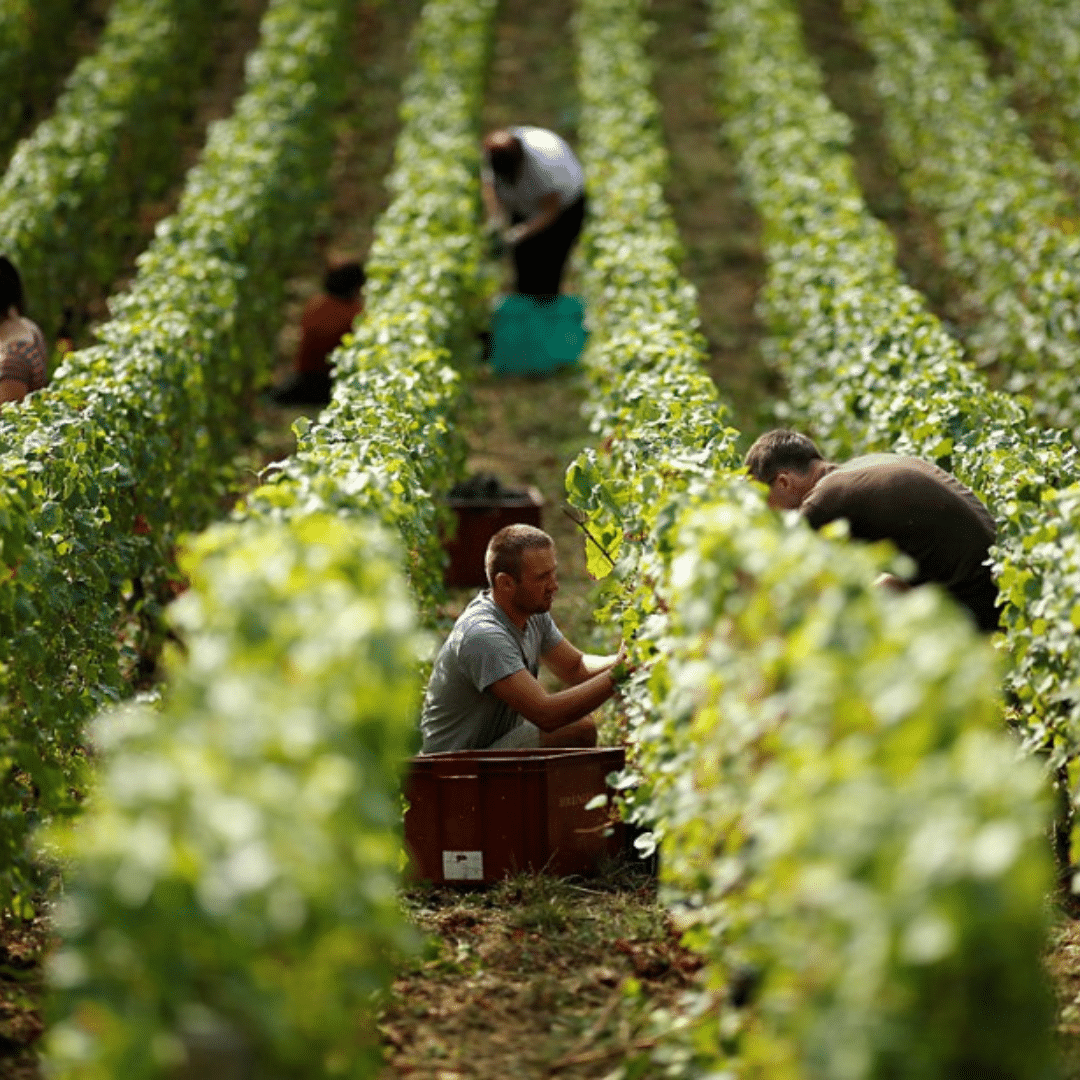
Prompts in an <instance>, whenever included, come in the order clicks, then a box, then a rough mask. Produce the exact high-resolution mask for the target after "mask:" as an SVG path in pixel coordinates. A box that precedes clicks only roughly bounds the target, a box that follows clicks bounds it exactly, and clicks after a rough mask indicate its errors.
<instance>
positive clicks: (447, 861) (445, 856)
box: [442, 851, 484, 881]
mask: <svg viewBox="0 0 1080 1080" xmlns="http://www.w3.org/2000/svg"><path fill="white" fill-rule="evenodd" d="M442 874H443V877H444V878H445V879H446V880H447V881H483V880H484V853H483V852H482V851H444V852H443V853H442Z"/></svg>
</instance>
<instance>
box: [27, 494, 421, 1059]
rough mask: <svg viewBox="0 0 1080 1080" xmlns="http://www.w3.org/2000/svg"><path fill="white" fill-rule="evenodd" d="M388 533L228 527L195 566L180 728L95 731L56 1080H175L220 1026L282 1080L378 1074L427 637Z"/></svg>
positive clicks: (332, 520) (65, 955)
mask: <svg viewBox="0 0 1080 1080" xmlns="http://www.w3.org/2000/svg"><path fill="white" fill-rule="evenodd" d="M401 561H402V560H401V552H400V549H399V547H398V544H397V541H396V540H395V541H393V542H391V540H390V539H389V536H388V534H387V533H386V531H385V530H382V529H379V528H376V527H374V526H373V525H372V524H371V523H361V522H357V521H348V522H346V521H342V520H341V519H340V518H337V517H332V516H329V515H312V516H308V517H304V518H300V519H298V520H295V521H293V522H291V523H282V522H271V521H266V520H263V521H256V520H251V521H248V522H245V523H243V524H242V525H237V524H227V525H219V526H217V527H215V528H212V529H210V530H209V531H208V532H206V533H204V534H203V535H202V536H200V537H198V538H197V539H196V540H195V541H193V542H192V544H191V547H190V548H189V549H188V551H187V552H186V554H185V556H184V558H183V565H184V569H185V570H186V572H187V573H188V574H189V575H190V578H191V581H192V588H191V590H190V591H188V592H187V593H185V595H184V596H183V598H182V599H181V600H180V601H179V602H178V603H177V604H175V605H174V606H173V608H172V609H171V610H172V620H173V622H174V624H175V625H176V626H177V628H178V629H180V630H181V631H182V633H183V637H184V640H185V642H186V650H187V651H186V654H179V653H174V654H173V656H172V658H171V661H170V664H169V669H170V686H169V690H168V695H167V700H166V702H165V703H164V704H163V705H162V706H161V708H160V709H154V708H152V707H150V706H149V705H139V706H128V707H125V708H124V709H122V710H120V711H116V712H112V713H107V714H105V715H103V716H102V717H99V719H98V720H97V721H96V723H95V732H96V740H95V741H96V743H97V745H98V748H99V750H100V751H101V754H102V762H101V765H100V768H99V771H98V777H97V781H96V784H95V787H94V793H93V796H92V799H91V801H90V806H89V808H88V811H87V813H86V814H85V815H84V817H83V818H82V820H81V821H80V824H79V827H78V828H77V829H75V830H73V831H66V832H64V833H54V840H55V842H56V843H57V845H58V847H59V849H60V851H61V853H62V854H63V855H64V856H66V857H67V858H68V859H69V860H70V868H69V871H68V873H67V874H66V880H65V896H64V901H63V904H62V907H61V910H59V911H58V912H57V914H56V925H57V927H58V929H59V931H60V933H61V935H62V937H63V944H62V946H61V947H60V949H59V951H58V952H57V953H56V954H55V956H54V957H53V958H52V960H51V961H50V980H51V982H52V985H53V990H54V993H53V998H52V1002H51V1011H52V1014H53V1017H54V1020H55V1022H54V1024H53V1026H52V1028H51V1031H50V1033H49V1036H48V1040H47V1042H48V1048H47V1056H48V1059H49V1063H50V1066H51V1068H52V1069H54V1070H55V1073H54V1075H56V1076H61V1077H66V1076H71V1077H75V1076H78V1077H102V1078H104V1077H116V1076H119V1075H123V1076H125V1077H130V1078H131V1080H139V1078H150V1077H160V1076H163V1075H168V1066H169V1065H170V1062H171V1060H173V1059H182V1058H183V1056H184V1055H185V1054H187V1053H192V1052H194V1051H195V1048H196V1047H198V1046H199V1045H201V1042H200V1040H202V1039H205V1037H206V1032H207V1030H211V1031H213V1032H214V1033H215V1034H216V1037H217V1039H218V1042H219V1045H221V1046H223V1047H226V1048H228V1049H227V1051H226V1052H227V1053H229V1054H232V1055H234V1056H238V1057H240V1058H242V1059H244V1060H246V1061H248V1062H250V1067H251V1070H252V1071H253V1072H254V1073H255V1074H258V1075H284V1074H286V1073H293V1074H296V1075H299V1074H301V1073H302V1074H303V1075H312V1076H344V1077H366V1076H372V1075H374V1074H375V1071H376V1070H377V1068H378V1064H377V1062H378V1056H379V1055H378V1050H377V1037H376V1036H375V1032H374V1016H373V1012H372V995H373V993H374V992H375V991H377V990H380V989H382V988H385V987H386V986H387V985H388V983H389V980H390V978H391V975H392V971H393V965H394V963H395V961H396V960H397V959H399V958H400V955H401V953H402V951H403V950H405V949H407V948H408V947H409V946H410V944H411V943H412V939H411V934H410V930H409V928H408V927H407V924H406V921H405V919H404V918H403V916H402V914H401V912H400V910H399V907H398V903H397V897H396V893H395V885H396V878H397V872H398V862H399V852H400V846H399V842H398V841H397V839H396V837H395V835H394V833H395V830H396V826H397V823H398V820H399V806H398V793H397V774H398V769H399V767H400V763H401V761H402V760H403V759H404V758H405V757H407V756H408V754H409V753H410V752H412V751H413V750H414V744H415V742H416V740H417V730H416V724H415V714H416V709H417V707H418V694H419V686H418V682H417V679H416V668H417V654H418V650H419V646H420V640H419V638H418V637H417V635H416V632H415V629H414V622H415V616H414V613H413V605H412V603H411V601H410V599H409V597H408V594H407V591H406V587H405V583H404V580H403V579H402V576H401V573H400V569H399V567H400V563H401Z"/></svg>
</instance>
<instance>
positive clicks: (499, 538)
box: [484, 525, 555, 588]
mask: <svg viewBox="0 0 1080 1080" xmlns="http://www.w3.org/2000/svg"><path fill="white" fill-rule="evenodd" d="M554 546H555V541H554V540H552V539H551V537H550V536H548V534H547V533H546V532H544V530H543V529H538V528H536V527H535V526H534V525H507V526H506V527H505V528H502V529H500V530H499V531H498V532H497V533H496V534H495V535H494V536H493V537H492V538H491V539H490V540H489V541H488V546H487V551H486V552H485V553H484V571H485V573H486V574H487V579H488V584H489V585H490V586H491V587H492V588H495V578H496V577H497V576H498V575H499V574H509V575H510V576H511V577H512V578H513V579H514V580H515V581H520V580H521V557H522V555H524V554H525V552H526V551H530V550H532V549H533V548H553V547H554Z"/></svg>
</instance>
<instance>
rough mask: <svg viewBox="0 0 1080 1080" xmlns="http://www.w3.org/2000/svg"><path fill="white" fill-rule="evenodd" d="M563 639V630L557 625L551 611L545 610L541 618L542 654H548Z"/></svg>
mask: <svg viewBox="0 0 1080 1080" xmlns="http://www.w3.org/2000/svg"><path fill="white" fill-rule="evenodd" d="M562 639H563V634H562V631H561V630H560V629H559V628H558V627H557V626H556V625H555V620H554V619H553V618H552V617H551V614H550V612H547V611H545V612H544V613H543V615H542V616H541V618H540V655H541V656H546V655H547V654H548V653H549V652H551V650H552V649H554V648H555V646H556V645H558V644H559V642H560V641H562Z"/></svg>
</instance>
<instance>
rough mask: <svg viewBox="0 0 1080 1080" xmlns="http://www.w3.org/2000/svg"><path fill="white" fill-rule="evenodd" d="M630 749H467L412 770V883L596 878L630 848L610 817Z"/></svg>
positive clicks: (430, 757)
mask: <svg viewBox="0 0 1080 1080" xmlns="http://www.w3.org/2000/svg"><path fill="white" fill-rule="evenodd" d="M625 760H626V759H625V754H624V752H623V750H622V748H621V747H598V748H596V749H592V750H569V749H567V750H556V749H550V750H548V749H541V750H462V751H456V752H451V753H444V754H423V755H420V756H419V757H414V758H412V759H411V761H410V762H409V772H408V775H407V777H406V781H405V796H406V798H407V799H408V801H409V809H408V810H407V811H406V813H405V843H406V846H407V847H408V849H409V853H410V856H411V859H410V865H409V869H408V871H407V876H408V877H409V879H410V880H413V881H430V882H434V883H436V884H444V883H457V882H483V881H497V880H498V879H500V878H503V877H506V876H507V875H509V874H514V873H517V872H519V871H522V870H534V871H542V872H544V873H549V874H554V875H567V874H582V875H587V874H590V873H594V872H595V871H596V869H597V866H598V864H599V862H600V861H601V859H602V858H604V857H605V856H615V855H617V854H618V853H619V851H620V850H621V848H622V827H621V826H620V825H616V826H615V827H614V830H613V832H612V834H611V835H609V836H605V835H604V832H605V830H606V829H607V828H608V814H607V811H606V810H605V809H604V808H603V807H601V808H600V809H597V810H586V809H585V806H586V804H587V803H589V802H590V801H591V800H592V799H593V798H594V797H595V796H597V795H602V794H610V792H609V790H608V786H607V776H608V774H609V773H612V772H616V771H618V770H619V769H622V768H623V766H624V765H625Z"/></svg>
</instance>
